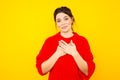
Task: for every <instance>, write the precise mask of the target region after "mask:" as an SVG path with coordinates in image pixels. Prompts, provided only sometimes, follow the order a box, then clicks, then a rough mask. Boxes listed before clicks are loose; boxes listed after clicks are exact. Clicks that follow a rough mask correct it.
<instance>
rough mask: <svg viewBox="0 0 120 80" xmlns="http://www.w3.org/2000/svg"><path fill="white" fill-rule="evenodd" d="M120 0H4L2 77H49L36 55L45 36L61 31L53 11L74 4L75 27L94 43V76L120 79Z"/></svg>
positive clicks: (0, 11)
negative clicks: (38, 66)
mask: <svg viewBox="0 0 120 80" xmlns="http://www.w3.org/2000/svg"><path fill="white" fill-rule="evenodd" d="M119 4H120V2H119V0H43V1H41V0H19V1H18V0H1V1H0V80H47V76H48V75H46V76H43V77H42V76H40V75H39V74H38V72H37V70H36V67H35V59H36V55H37V54H38V52H39V50H40V48H41V46H42V44H43V42H44V40H45V39H46V38H47V37H49V36H51V35H53V34H55V33H56V32H57V30H56V28H55V24H54V21H53V12H54V10H55V8H57V7H59V6H68V7H69V8H71V10H72V12H73V14H74V16H75V19H76V23H75V25H74V29H75V31H77V32H78V33H79V34H81V35H83V36H85V37H86V38H87V39H88V41H89V44H90V46H91V50H92V52H93V55H94V61H95V63H96V70H95V72H94V74H93V76H92V77H91V80H120V74H119V72H120V64H119V60H120V12H119V11H120V6H119Z"/></svg>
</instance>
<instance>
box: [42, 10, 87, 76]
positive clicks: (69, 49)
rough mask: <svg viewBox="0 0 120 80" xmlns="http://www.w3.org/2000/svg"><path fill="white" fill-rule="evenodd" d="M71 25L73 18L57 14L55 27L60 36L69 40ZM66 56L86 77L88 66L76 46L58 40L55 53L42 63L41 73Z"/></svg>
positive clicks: (71, 33) (71, 32) (47, 70)
mask: <svg viewBox="0 0 120 80" xmlns="http://www.w3.org/2000/svg"><path fill="white" fill-rule="evenodd" d="M72 23H73V17H70V16H68V15H67V14H65V13H62V12H61V13H58V14H57V15H56V25H57V26H58V28H59V29H60V35H61V36H63V37H65V38H69V37H72V36H73V35H74V34H73V31H72ZM66 54H69V55H71V56H72V57H73V58H74V60H75V62H76V64H77V66H78V68H79V70H81V71H82V72H83V73H84V74H85V75H86V76H87V75H88V65H87V63H86V61H85V60H84V59H83V58H82V57H81V56H80V54H79V52H78V51H77V49H76V45H75V44H74V43H73V41H72V40H71V41H70V43H69V44H67V43H66V42H65V41H63V40H60V41H59V45H58V47H57V49H56V51H55V52H54V53H53V55H52V56H51V57H50V58H49V59H48V60H46V61H44V62H43V63H42V72H43V74H45V73H47V72H49V71H50V70H51V69H52V68H53V66H54V64H55V63H56V61H57V60H58V59H59V58H60V57H61V56H64V55H66Z"/></svg>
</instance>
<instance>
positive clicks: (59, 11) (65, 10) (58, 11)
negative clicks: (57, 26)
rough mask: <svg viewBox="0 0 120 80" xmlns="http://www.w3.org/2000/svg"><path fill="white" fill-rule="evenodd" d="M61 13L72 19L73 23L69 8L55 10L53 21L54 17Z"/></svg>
mask: <svg viewBox="0 0 120 80" xmlns="http://www.w3.org/2000/svg"><path fill="white" fill-rule="evenodd" d="M61 12H63V13H65V14H67V15H68V16H70V17H71V18H73V21H74V17H73V15H72V12H71V10H70V9H69V8H67V7H60V8H57V9H56V10H55V12H54V21H56V15H57V14H58V13H61Z"/></svg>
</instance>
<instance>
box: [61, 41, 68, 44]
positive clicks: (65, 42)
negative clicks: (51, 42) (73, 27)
mask: <svg viewBox="0 0 120 80" xmlns="http://www.w3.org/2000/svg"><path fill="white" fill-rule="evenodd" d="M60 42H62V43H63V44H65V45H68V44H67V43H66V42H65V41H63V40H60Z"/></svg>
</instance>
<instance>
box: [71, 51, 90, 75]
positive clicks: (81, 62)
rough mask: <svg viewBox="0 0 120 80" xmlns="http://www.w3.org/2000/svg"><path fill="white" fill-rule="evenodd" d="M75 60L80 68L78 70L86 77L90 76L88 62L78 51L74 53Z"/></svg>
mask: <svg viewBox="0 0 120 80" xmlns="http://www.w3.org/2000/svg"><path fill="white" fill-rule="evenodd" d="M74 53H75V54H73V55H72V56H73V58H74V60H75V62H76V64H77V66H78V68H79V69H80V70H81V71H82V72H83V73H84V74H85V75H86V76H88V65H87V63H86V61H85V60H84V59H83V58H82V57H81V56H80V55H79V53H78V51H76V52H74Z"/></svg>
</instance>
